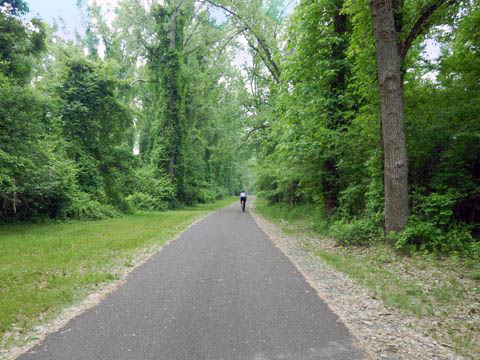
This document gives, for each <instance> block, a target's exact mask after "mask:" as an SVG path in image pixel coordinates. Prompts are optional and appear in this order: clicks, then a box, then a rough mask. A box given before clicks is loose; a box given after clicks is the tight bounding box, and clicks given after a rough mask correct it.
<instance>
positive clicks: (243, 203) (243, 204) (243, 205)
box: [242, 201, 245, 212]
mask: <svg viewBox="0 0 480 360" xmlns="http://www.w3.org/2000/svg"><path fill="white" fill-rule="evenodd" d="M242 212H245V201H242Z"/></svg>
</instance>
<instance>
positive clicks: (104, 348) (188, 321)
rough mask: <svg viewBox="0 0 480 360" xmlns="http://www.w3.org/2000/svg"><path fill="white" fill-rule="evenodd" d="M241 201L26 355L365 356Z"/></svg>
mask: <svg viewBox="0 0 480 360" xmlns="http://www.w3.org/2000/svg"><path fill="white" fill-rule="evenodd" d="M363 357H364V355H363V353H362V351H361V350H359V349H358V347H357V342H356V340H355V339H354V338H353V337H352V336H351V335H350V333H349V332H348V330H347V329H346V328H345V326H344V325H343V324H342V323H341V322H339V321H338V317H337V316H336V315H335V314H333V313H332V312H331V311H330V310H329V308H328V307H327V306H326V305H325V304H324V303H323V302H322V301H321V300H320V299H319V297H318V296H317V294H316V292H315V291H314V290H313V288H311V287H310V285H308V284H307V282H306V281H305V279H304V278H303V277H302V275H301V274H300V273H299V272H298V271H297V269H296V268H295V267H294V266H293V264H292V263H291V262H290V261H289V260H288V258H287V257H286V256H285V255H283V253H282V252H281V251H280V250H279V249H278V248H276V247H275V246H274V245H273V243H272V242H271V241H270V240H269V239H268V238H267V236H266V235H265V234H264V233H263V232H262V231H261V230H260V229H259V228H258V226H257V225H256V223H255V222H254V220H253V219H252V218H251V216H250V215H249V214H248V212H247V213H245V214H243V213H241V211H240V208H239V206H238V205H235V206H230V207H227V208H226V209H224V210H222V211H220V212H217V213H215V214H213V215H211V216H209V217H208V218H206V219H204V220H202V221H200V222H198V223H197V224H196V225H194V226H193V227H191V228H190V229H189V230H187V231H186V232H185V233H184V234H183V235H182V236H181V237H180V238H179V239H177V240H176V241H174V242H172V243H170V244H169V245H168V246H166V247H164V249H163V250H162V251H160V252H159V253H157V254H156V255H154V256H153V257H152V258H151V259H150V261H148V262H147V263H146V264H144V265H143V266H141V267H138V268H137V269H136V270H134V271H133V272H132V273H131V274H130V275H129V277H128V282H127V283H126V284H125V285H124V286H122V287H121V288H119V289H118V290H117V291H116V292H114V293H112V294H110V295H109V296H108V297H107V298H106V299H105V301H103V302H102V303H101V304H100V305H98V306H96V307H94V308H92V309H91V310H89V311H87V312H85V313H84V314H82V315H80V316H78V317H76V318H74V319H73V320H72V321H70V322H69V323H68V324H67V325H66V326H65V327H64V328H63V329H61V330H60V331H58V332H56V333H53V334H51V335H49V336H47V338H46V340H45V341H44V342H43V343H42V344H40V345H38V346H36V347H34V348H33V349H32V350H31V351H30V352H28V353H26V354H24V355H23V356H22V357H21V359H23V360H27V359H77V360H82V359H107V358H109V359H110V358H111V359H177V360H181V359H242V360H243V359H295V360H303V359H361V358H363Z"/></svg>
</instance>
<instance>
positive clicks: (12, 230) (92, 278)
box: [0, 197, 237, 345]
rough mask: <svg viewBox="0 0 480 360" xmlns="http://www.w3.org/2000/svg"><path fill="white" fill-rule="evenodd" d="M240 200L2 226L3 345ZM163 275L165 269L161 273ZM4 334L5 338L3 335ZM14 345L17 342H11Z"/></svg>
mask: <svg viewBox="0 0 480 360" xmlns="http://www.w3.org/2000/svg"><path fill="white" fill-rule="evenodd" d="M234 201H237V198H236V197H229V198H227V199H224V200H221V201H218V202H215V203H213V204H206V205H199V206H195V207H189V208H186V209H183V210H174V211H167V212H161V213H139V214H135V215H129V216H125V217H121V218H117V219H108V220H102V221H95V222H73V223H54V224H44V225H35V224H29V225H7V226H1V227H0V344H1V343H3V345H8V343H11V341H12V340H11V338H12V336H9V334H10V333H11V332H12V330H14V332H15V333H17V334H18V333H26V332H28V331H29V330H31V328H32V327H33V326H34V325H35V324H38V322H39V321H40V320H41V319H48V318H49V317H51V316H52V315H55V314H56V313H57V312H58V310H60V309H62V308H64V307H65V306H68V305H71V304H73V303H75V302H76V301H78V300H81V299H82V298H83V297H85V296H86V295H87V294H88V293H89V292H91V291H92V290H93V289H95V288H97V287H98V286H99V285H101V284H104V283H107V282H109V281H112V280H115V279H117V278H118V271H119V269H120V268H122V267H123V268H124V267H125V266H127V267H128V266H132V265H133V264H132V262H131V261H132V258H133V257H134V255H135V254H136V253H139V252H140V251H142V250H144V249H146V248H148V247H150V246H153V245H158V244H163V243H165V242H166V241H167V240H169V239H171V238H172V237H174V236H175V235H177V234H178V233H180V232H181V231H182V230H184V229H185V228H186V227H187V226H188V225H189V224H191V223H192V222H193V221H195V220H196V219H198V218H199V217H201V216H204V215H206V214H208V213H209V212H211V211H213V210H216V209H219V208H222V207H224V206H226V205H229V204H231V203H232V202H234ZM159 275H161V274H159ZM2 339H3V340H2ZM10 345H11V344H10Z"/></svg>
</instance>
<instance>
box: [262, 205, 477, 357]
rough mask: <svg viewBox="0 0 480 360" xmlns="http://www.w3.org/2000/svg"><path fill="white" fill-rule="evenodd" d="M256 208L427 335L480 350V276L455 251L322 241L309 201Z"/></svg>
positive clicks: (322, 228)
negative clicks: (404, 250)
mask: <svg viewBox="0 0 480 360" xmlns="http://www.w3.org/2000/svg"><path fill="white" fill-rule="evenodd" d="M256 208H257V210H258V212H259V213H260V214H262V215H263V216H264V217H266V218H267V219H269V220H271V221H272V222H275V223H277V224H279V225H281V228H282V230H283V231H284V232H286V233H288V234H291V235H294V236H295V235H307V237H308V238H309V239H310V241H304V242H303V243H304V245H305V247H306V249H307V250H308V251H309V252H310V253H312V254H314V255H315V256H317V257H319V258H321V259H322V260H323V261H325V262H326V263H327V264H329V265H330V266H332V267H333V268H335V269H336V270H338V271H341V272H344V273H346V274H347V275H348V276H349V277H350V278H351V279H352V280H354V281H355V282H356V283H357V284H359V285H361V286H363V287H365V288H367V289H369V292H370V294H371V296H372V297H374V298H379V299H381V300H382V301H383V303H384V304H385V306H386V307H388V308H390V309H395V310H397V311H399V312H401V313H404V314H406V315H410V316H412V317H413V318H414V319H415V321H413V322H412V326H414V327H417V329H418V330H420V331H422V332H423V333H425V334H426V335H430V336H432V337H433V338H435V339H437V340H439V341H442V342H444V343H447V344H451V345H452V346H453V348H454V349H455V351H456V352H458V353H459V354H462V355H464V356H467V357H469V358H475V356H477V355H478V354H480V308H479V307H478V304H479V300H480V282H479V281H478V280H477V281H476V280H474V279H472V278H471V277H469V276H468V272H469V271H471V270H470V269H468V268H467V267H465V266H464V265H463V263H462V261H461V259H459V258H456V257H454V256H452V257H449V258H439V257H435V256H432V255H426V254H424V255H414V256H410V257H409V256H404V255H401V254H398V253H396V252H395V251H393V250H392V249H391V248H390V247H389V246H387V245H385V244H375V245H372V246H370V247H368V248H366V247H363V248H360V247H341V246H337V247H335V248H331V247H326V246H322V239H321V238H322V235H325V234H328V228H327V226H326V223H325V222H324V221H322V220H321V219H319V217H320V214H318V213H317V212H316V210H315V208H314V207H312V206H305V205H304V206H299V207H289V206H285V205H274V206H269V205H268V204H267V202H266V201H263V200H257V202H256Z"/></svg>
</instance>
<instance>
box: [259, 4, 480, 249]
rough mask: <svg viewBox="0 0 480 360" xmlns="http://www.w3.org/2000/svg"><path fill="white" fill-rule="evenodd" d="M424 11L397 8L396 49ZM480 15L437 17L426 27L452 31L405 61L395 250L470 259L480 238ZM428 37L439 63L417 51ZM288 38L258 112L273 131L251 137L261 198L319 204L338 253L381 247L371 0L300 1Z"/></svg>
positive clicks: (463, 10)
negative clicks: (403, 188) (402, 201)
mask: <svg viewBox="0 0 480 360" xmlns="http://www.w3.org/2000/svg"><path fill="white" fill-rule="evenodd" d="M426 3H427V2H426V1H422V2H415V1H413V0H411V1H410V0H409V1H404V2H402V8H401V9H400V12H399V13H398V14H396V16H397V20H399V21H401V22H402V24H403V29H404V33H401V34H400V38H401V40H403V39H404V38H406V37H407V35H408V29H410V28H411V26H412V25H413V24H414V23H415V22H416V21H417V20H418V14H419V13H420V11H421V10H422V9H423V8H424V6H425V4H426ZM479 9H480V7H479V5H478V4H476V3H475V2H458V3H456V4H455V6H442V7H440V8H438V9H437V10H436V11H435V13H434V14H433V16H432V17H431V18H430V19H429V22H428V24H427V26H426V27H425V29H429V27H430V26H434V25H437V24H449V26H450V28H449V29H450V30H451V31H450V30H446V28H445V27H443V28H442V27H432V28H431V31H425V32H423V33H422V34H420V36H419V37H417V38H416V40H415V42H414V43H413V44H412V48H411V50H410V51H409V52H408V56H407V58H406V59H405V62H404V64H403V67H404V69H405V82H404V83H405V84H404V99H405V101H404V102H405V116H406V133H407V142H408V144H407V146H408V154H409V184H410V202H411V217H412V218H411V220H410V223H409V224H408V226H407V228H406V229H405V231H404V232H403V233H401V234H390V235H389V237H390V238H393V239H395V241H396V244H397V247H398V248H402V249H407V248H408V249H413V250H415V251H434V252H444V253H452V252H459V253H462V254H464V255H465V256H470V254H471V253H472V250H471V249H472V244H476V243H477V241H478V236H479V235H480V225H479V224H480V205H479V204H480V195H479V194H480V148H479V146H480V145H479V144H480V138H479V134H480V127H479V126H480V125H479V124H480V121H479V118H478V114H480V108H479V106H480V101H479V99H480V97H479V96H478V94H479V92H478V79H479V73H478V69H479V66H478V59H479V56H478V49H479V46H478V45H479V44H478V38H479V37H478V26H477V25H478V23H479V22H478V20H479V19H480V17H479V13H480V11H479ZM339 10H340V11H339ZM342 14H343V16H345V17H346V21H345V18H342ZM429 37H435V38H436V39H437V41H438V42H439V43H441V44H442V45H443V46H444V50H443V54H442V56H441V57H440V58H439V59H438V61H437V62H432V61H430V60H428V59H426V57H425V53H424V52H423V50H424V44H422V41H423V40H424V39H425V38H429ZM286 41H287V44H288V48H287V49H286V51H285V56H284V61H283V62H282V79H281V82H280V84H278V85H276V86H275V87H271V89H274V91H271V96H270V98H269V102H271V103H272V104H273V105H272V106H271V107H270V108H268V109H265V110H263V113H262V114H263V116H265V117H267V118H268V123H269V127H268V130H267V131H264V132H263V133H262V134H261V135H260V136H258V141H259V143H260V144H261V146H262V147H261V151H260V152H259V160H258V167H257V187H258V189H259V193H260V194H261V195H263V196H264V197H266V198H267V199H268V200H269V201H271V202H286V203H289V204H295V203H304V202H306V203H311V204H315V205H316V206H317V207H318V209H320V210H323V211H324V213H325V215H326V219H327V223H328V224H330V226H331V230H332V232H333V233H334V234H335V236H336V237H337V238H338V239H339V241H340V242H341V243H343V244H359V245H360V244H368V243H372V242H375V241H378V240H379V239H381V238H383V237H384V235H383V220H382V219H383V207H384V198H383V180H384V179H383V167H382V161H383V159H382V153H381V139H380V128H379V125H380V124H379V114H378V109H379V95H378V84H377V65H376V62H375V61H374V59H375V42H374V39H373V35H372V23H371V12H370V8H369V5H368V2H360V1H350V0H346V1H336V0H322V1H302V2H301V4H300V5H299V6H297V7H296V9H295V11H294V13H293V16H292V18H291V21H290V25H289V30H288V33H287V38H286ZM372 59H373V60H372ZM432 70H435V71H436V79H435V81H432V80H430V79H431V78H432V77H433V76H434V75H433V73H432V72H431V71H432ZM272 109H273V110H272ZM473 247H474V248H475V246H473Z"/></svg>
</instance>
